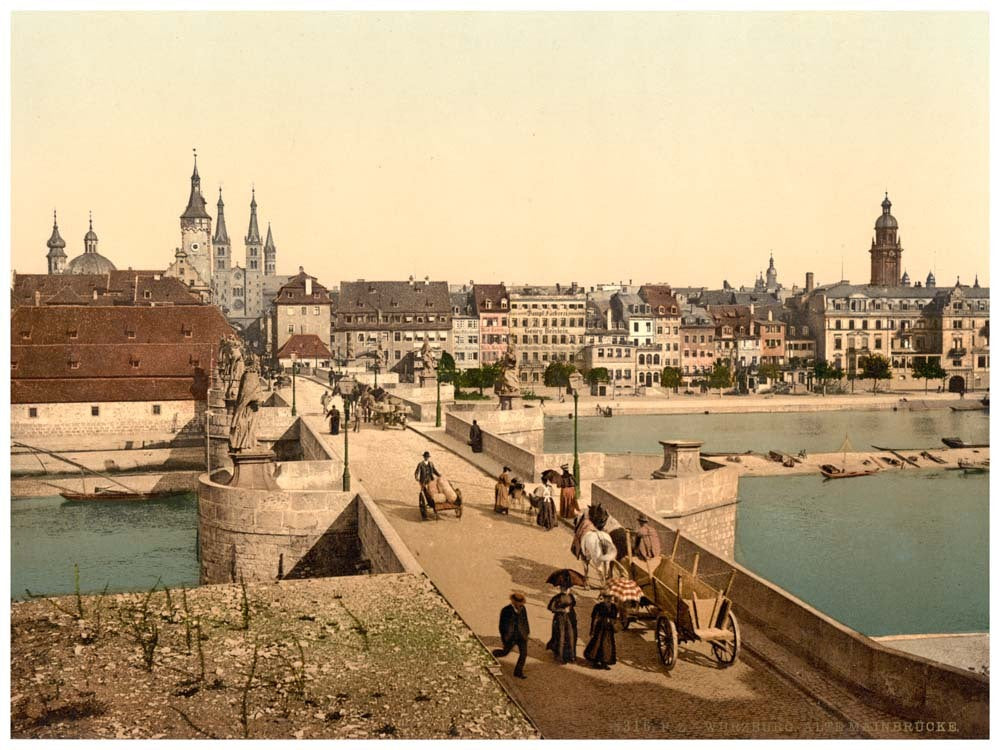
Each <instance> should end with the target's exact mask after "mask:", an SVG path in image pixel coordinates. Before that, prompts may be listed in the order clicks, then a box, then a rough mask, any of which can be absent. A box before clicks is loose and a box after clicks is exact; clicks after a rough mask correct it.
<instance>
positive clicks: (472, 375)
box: [459, 367, 484, 393]
mask: <svg viewBox="0 0 1000 750" xmlns="http://www.w3.org/2000/svg"><path fill="white" fill-rule="evenodd" d="M459 382H460V384H461V385H463V386H465V387H466V388H478V389H479V392H480V393H482V392H483V385H484V383H483V370H482V368H481V367H472V368H470V369H468V370H463V371H462V372H461V373H460V377H459Z"/></svg>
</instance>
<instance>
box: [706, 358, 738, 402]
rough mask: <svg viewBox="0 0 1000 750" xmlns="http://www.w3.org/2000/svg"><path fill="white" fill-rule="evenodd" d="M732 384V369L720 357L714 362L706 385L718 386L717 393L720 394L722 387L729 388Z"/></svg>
mask: <svg viewBox="0 0 1000 750" xmlns="http://www.w3.org/2000/svg"><path fill="white" fill-rule="evenodd" d="M732 384H733V371H732V370H730V369H729V364H728V363H726V362H723V361H722V360H721V359H720V360H718V361H717V362H716V363H715V367H713V368H712V373H711V374H710V375H709V376H708V387H709V388H718V389H719V395H720V396H721V395H722V389H723V388H729V387H730V386H732Z"/></svg>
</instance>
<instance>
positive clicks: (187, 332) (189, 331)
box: [181, 326, 194, 339]
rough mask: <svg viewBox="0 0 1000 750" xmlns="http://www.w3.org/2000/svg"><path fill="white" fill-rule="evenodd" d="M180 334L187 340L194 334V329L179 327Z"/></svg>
mask: <svg viewBox="0 0 1000 750" xmlns="http://www.w3.org/2000/svg"><path fill="white" fill-rule="evenodd" d="M181 333H183V334H184V338H186V339H189V338H191V336H192V334H193V333H194V329H192V328H188V327H187V326H181Z"/></svg>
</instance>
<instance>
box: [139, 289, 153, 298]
mask: <svg viewBox="0 0 1000 750" xmlns="http://www.w3.org/2000/svg"><path fill="white" fill-rule="evenodd" d="M142 298H143V299H152V298H153V293H152V292H151V291H149V290H148V289H145V290H143V293H142Z"/></svg>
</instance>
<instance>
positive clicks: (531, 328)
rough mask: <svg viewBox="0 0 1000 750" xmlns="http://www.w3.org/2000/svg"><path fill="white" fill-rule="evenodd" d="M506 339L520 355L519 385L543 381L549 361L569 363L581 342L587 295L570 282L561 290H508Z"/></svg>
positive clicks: (516, 288)
mask: <svg viewBox="0 0 1000 750" xmlns="http://www.w3.org/2000/svg"><path fill="white" fill-rule="evenodd" d="M507 291H508V293H509V294H510V336H511V340H512V341H513V342H514V343H515V345H516V349H517V351H518V352H519V353H520V357H521V362H520V377H521V382H523V383H542V382H544V378H543V376H544V374H545V369H546V368H547V367H548V366H549V365H550V364H551V363H552V362H565V363H569V364H573V363H574V362H575V361H576V360H577V355H578V353H579V351H580V349H581V347H582V345H583V344H584V343H585V342H584V336H585V334H586V330H587V329H586V321H587V310H586V306H587V296H586V292H585V291H584V289H583V288H582V287H579V286H577V284H576V283H575V282H574V283H572V284H570V285H569V286H566V287H563V286H562V285H560V284H556V285H555V286H529V285H524V286H517V287H508V289H507Z"/></svg>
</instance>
